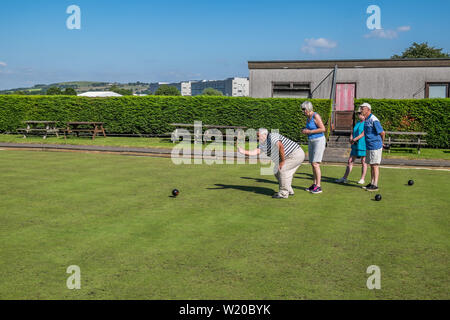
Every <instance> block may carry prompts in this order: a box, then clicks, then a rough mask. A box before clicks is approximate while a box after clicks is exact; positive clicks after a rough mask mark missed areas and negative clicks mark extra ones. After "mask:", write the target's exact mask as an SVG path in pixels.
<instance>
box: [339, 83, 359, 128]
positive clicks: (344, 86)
mask: <svg viewBox="0 0 450 320" xmlns="http://www.w3.org/2000/svg"><path fill="white" fill-rule="evenodd" d="M355 92H356V84H355V83H338V84H336V106H335V116H336V121H335V124H336V125H335V129H336V130H351V129H352V125H353V112H354V109H355Z"/></svg>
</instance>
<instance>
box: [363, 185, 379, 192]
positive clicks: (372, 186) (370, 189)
mask: <svg viewBox="0 0 450 320" xmlns="http://www.w3.org/2000/svg"><path fill="white" fill-rule="evenodd" d="M366 191H378V187H377V186H374V185H371V186H370V187H368V188H367V189H366Z"/></svg>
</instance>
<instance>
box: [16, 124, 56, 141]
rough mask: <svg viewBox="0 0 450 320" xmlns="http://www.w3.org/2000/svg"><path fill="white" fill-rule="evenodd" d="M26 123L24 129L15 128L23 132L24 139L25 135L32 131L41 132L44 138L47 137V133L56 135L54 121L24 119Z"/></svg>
mask: <svg viewBox="0 0 450 320" xmlns="http://www.w3.org/2000/svg"><path fill="white" fill-rule="evenodd" d="M23 123H25V124H26V125H27V127H26V129H17V131H19V132H23V137H24V139H26V138H27V135H30V134H33V133H43V134H44V137H43V138H44V139H47V135H48V134H53V133H54V134H56V136H57V137H58V129H57V128H56V121H24V122H23Z"/></svg>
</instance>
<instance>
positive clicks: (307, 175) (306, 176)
mask: <svg viewBox="0 0 450 320" xmlns="http://www.w3.org/2000/svg"><path fill="white" fill-rule="evenodd" d="M297 175H298V176H304V177H296V179H304V180H313V175H312V174H311V173H298V174H297ZM336 179H337V178H331V177H326V176H322V182H327V183H333V184H337V185H340V186H344V187H353V188H358V189H361V185H359V184H349V183H338V182H336Z"/></svg>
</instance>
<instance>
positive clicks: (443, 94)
mask: <svg viewBox="0 0 450 320" xmlns="http://www.w3.org/2000/svg"><path fill="white" fill-rule="evenodd" d="M449 91H450V83H427V85H426V90H425V98H430V99H432V98H449V97H450V92H449Z"/></svg>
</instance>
